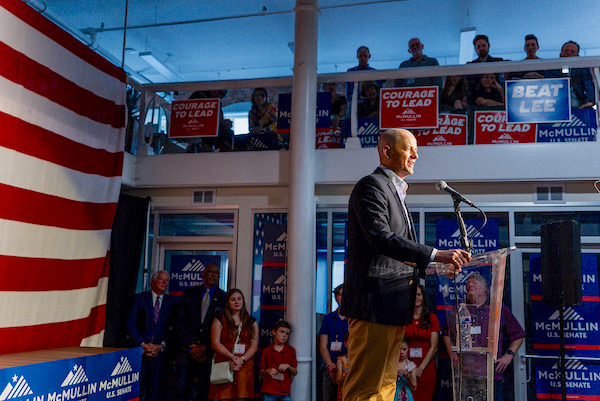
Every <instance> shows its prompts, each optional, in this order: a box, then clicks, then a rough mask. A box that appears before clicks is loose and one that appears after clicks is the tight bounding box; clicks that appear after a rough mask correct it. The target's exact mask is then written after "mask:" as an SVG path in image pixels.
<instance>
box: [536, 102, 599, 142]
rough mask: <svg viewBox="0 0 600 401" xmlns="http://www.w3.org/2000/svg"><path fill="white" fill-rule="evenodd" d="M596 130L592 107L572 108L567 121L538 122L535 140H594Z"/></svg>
mask: <svg viewBox="0 0 600 401" xmlns="http://www.w3.org/2000/svg"><path fill="white" fill-rule="evenodd" d="M597 132H598V121H597V120H596V111H595V110H594V109H592V108H589V109H572V110H571V121H569V122H566V123H554V124H538V130H537V137H536V142H590V141H595V140H596V134H597Z"/></svg>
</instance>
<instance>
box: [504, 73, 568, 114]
mask: <svg viewBox="0 0 600 401" xmlns="http://www.w3.org/2000/svg"><path fill="white" fill-rule="evenodd" d="M570 92H571V91H570V88H569V78H555V79H521V80H515V81H506V113H507V122H508V123H509V124H511V123H548V122H553V123H554V122H569V121H571V96H570Z"/></svg>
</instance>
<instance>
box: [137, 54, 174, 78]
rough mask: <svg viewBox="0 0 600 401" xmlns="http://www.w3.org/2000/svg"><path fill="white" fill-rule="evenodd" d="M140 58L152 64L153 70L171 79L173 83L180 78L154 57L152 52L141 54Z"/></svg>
mask: <svg viewBox="0 0 600 401" xmlns="http://www.w3.org/2000/svg"><path fill="white" fill-rule="evenodd" d="M140 57H141V58H142V60H144V61H145V62H146V63H148V64H150V65H151V66H152V68H154V69H155V70H156V71H158V72H159V73H160V75H162V76H163V77H165V78H167V79H170V80H171V81H177V80H178V79H179V77H178V76H177V74H175V73H174V72H173V71H171V69H170V68H169V67H167V66H166V65H164V64H163V63H161V62H160V61H158V60H157V59H156V57H154V56H153V55H152V52H142V53H140Z"/></svg>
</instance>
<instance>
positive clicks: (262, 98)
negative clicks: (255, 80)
mask: <svg viewBox="0 0 600 401" xmlns="http://www.w3.org/2000/svg"><path fill="white" fill-rule="evenodd" d="M248 126H249V128H250V133H251V134H265V133H268V132H273V133H274V132H275V131H277V107H275V105H273V104H271V103H269V96H268V94H267V90H266V89H265V88H256V89H254V92H252V108H251V109H250V112H249V113H248Z"/></svg>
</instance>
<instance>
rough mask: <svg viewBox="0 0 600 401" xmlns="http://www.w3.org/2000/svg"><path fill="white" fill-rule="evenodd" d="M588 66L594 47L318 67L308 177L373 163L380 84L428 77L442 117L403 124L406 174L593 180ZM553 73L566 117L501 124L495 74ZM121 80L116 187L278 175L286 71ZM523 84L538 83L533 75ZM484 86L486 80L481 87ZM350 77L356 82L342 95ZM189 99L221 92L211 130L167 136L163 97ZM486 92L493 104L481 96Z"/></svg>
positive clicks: (592, 69)
mask: <svg viewBox="0 0 600 401" xmlns="http://www.w3.org/2000/svg"><path fill="white" fill-rule="evenodd" d="M598 66H600V57H569V58H560V59H546V60H528V61H520V62H510V61H502V62H494V63H479V64H468V65H454V66H438V67H419V68H403V69H393V70H377V71H375V70H369V71H357V72H348V73H340V74H323V75H319V76H318V82H319V88H318V90H317V88H315V92H325V95H321V96H323V98H322V99H321V102H320V103H321V105H318V107H319V108H320V109H321V110H322V111H321V112H320V114H319V115H320V116H321V118H319V119H318V122H317V125H318V126H319V127H320V129H317V128H316V127H315V144H316V145H315V146H316V148H317V151H316V157H315V163H316V166H315V167H316V169H315V175H316V176H315V181H316V183H318V184H344V183H346V184H351V183H354V182H355V181H356V180H357V179H358V178H360V177H361V176H363V175H364V174H367V173H368V172H370V171H372V169H373V168H374V166H376V165H377V164H378V161H377V152H376V150H375V149H373V147H374V146H375V144H376V141H377V136H378V134H379V132H380V131H379V128H380V124H381V120H380V117H381V113H382V111H381V110H380V99H379V95H380V94H381V93H382V92H381V90H382V89H385V90H388V94H387V95H383V96H384V97H386V96H389V88H395V87H414V86H431V85H432V86H433V87H437V88H438V92H439V93H438V95H439V96H438V100H439V106H438V108H437V112H438V113H439V117H438V122H439V123H440V124H441V125H439V127H438V128H437V129H416V130H413V132H414V133H415V134H416V136H417V140H418V142H419V156H420V160H419V168H418V169H417V171H416V173H415V175H414V176H412V177H411V181H412V182H435V181H438V180H439V179H440V178H444V179H446V180H452V181H465V182H497V181H502V182H507V181H508V182H510V181H555V180H560V181H570V180H595V179H597V178H598V171H600V161H599V159H598V157H597V152H598V150H599V147H598V142H597V135H596V133H597V126H598V121H599V115H598V98H599V96H598V81H599V78H600V72H599V68H598ZM491 74H493V75H491ZM448 77H457V78H448ZM555 77H566V78H569V80H568V82H569V83H570V85H571V93H572V96H571V98H572V99H571V100H572V104H571V105H572V106H573V107H572V109H571V111H572V113H571V123H564V122H563V123H557V124H552V123H550V124H535V123H527V124H507V123H506V122H505V120H504V118H505V104H506V102H505V96H504V93H503V92H504V90H505V88H506V86H505V85H506V81H511V80H522V79H528V78H531V79H546V78H555ZM461 78H462V79H461ZM482 78H483V79H482ZM489 81H491V82H492V83H491V84H489ZM494 81H496V82H497V84H495V83H494ZM349 83H350V84H349ZM354 83H357V84H358V85H355V84H354ZM131 84H132V88H131V90H130V92H129V93H128V95H129V96H128V97H129V99H128V101H129V106H130V107H129V110H130V111H129V114H130V117H131V119H130V121H129V122H128V139H127V141H128V142H127V145H126V146H127V149H129V150H130V151H131V152H132V153H134V154H135V155H136V156H135V158H132V157H130V158H128V162H127V163H126V166H125V170H124V179H123V180H124V184H125V185H128V186H132V187H140V188H142V187H171V186H178V187H179V186H221V185H226V186H236V185H285V184H287V182H288V177H289V163H288V151H286V149H287V148H288V146H289V145H288V138H289V137H288V135H294V133H293V132H289V130H288V131H287V132H285V124H286V122H285V118H283V117H284V116H285V115H286V110H287V108H286V107H289V106H286V104H285V103H286V94H289V93H291V91H292V78H291V77H282V78H268V79H253V80H242V81H215V82H199V83H183V84H150V85H139V84H136V83H135V82H131ZM453 84H454V85H453ZM463 84H466V87H463V86H462V85H463ZM532 84H540V85H541V84H543V81H539V82H537V83H536V82H533V83H532ZM489 86H492V90H488V87H489ZM352 87H358V88H360V89H359V90H357V91H355V92H356V93H354V94H352V93H353V92H354V91H352V92H351V91H350V89H351V88H352ZM255 88H265V92H266V95H267V100H268V102H269V103H270V104H271V105H272V106H271V107H270V108H268V107H264V109H265V110H266V112H265V113H264V114H263V115H261V116H262V121H261V118H260V117H261V116H258V117H255V118H254V119H249V118H248V113H249V111H250V109H251V108H252V102H253V92H254V89H255ZM369 91H370V92H371V93H369ZM582 91H583V92H584V94H583V95H582V93H583V92H582ZM360 92H362V93H360ZM384 92H385V91H384ZM392 92H393V91H392ZM496 92H499V93H496ZM257 93H258V94H263V91H257ZM490 93H491V94H490ZM288 96H289V95H288ZM136 97H137V98H138V102H137V104H136V103H135V99H136ZM190 97H192V98H203V97H209V98H210V97H216V98H219V97H220V98H221V106H222V116H221V118H220V123H219V130H220V132H219V135H218V136H217V137H215V138H202V139H199V138H189V139H181V138H177V139H175V138H170V134H172V132H171V129H172V127H171V121H172V112H171V106H172V102H173V101H175V100H184V99H189V98H190ZM257 98H261V99H258V100H257ZM482 98H483V99H484V101H482ZM487 98H489V99H495V102H487ZM139 99H142V101H139ZM323 99H325V100H323ZM388 100H389V99H388ZM257 101H262V97H261V96H256V97H255V100H254V102H255V103H256V102H257ZM406 104H409V103H406ZM412 104H414V105H417V104H418V103H417V102H416V101H413V103H412ZM136 106H137V107H136ZM578 107H581V108H578ZM383 108H385V105H384V107H383ZM259 109H261V108H260V107H259ZM275 109H277V113H276V117H275V120H274V121H273V119H272V117H273V116H271V118H269V116H268V114H269V112H270V113H271V114H273V113H275V111H274V110H275ZM482 112H484V113H482ZM485 112H487V113H485ZM383 113H385V112H383ZM139 115H145V116H146V117H145V120H144V121H145V124H139ZM277 120H279V129H278V127H277ZM384 120H385V118H384ZM383 123H384V124H386V122H385V121H384V122H383ZM252 124H254V126H252ZM387 124H388V125H387V126H388V127H389V126H390V125H389V123H387ZM282 126H284V129H283V130H282V129H281V127H282ZM399 127H401V126H399ZM282 131H283V132H282ZM317 131H319V132H317ZM499 131H501V132H499ZM288 132H289V133H288ZM584 142H585V143H584ZM359 143H360V145H357V144H359ZM346 144H349V145H350V146H345V145H346ZM440 144H441V145H442V146H438V145H440Z"/></svg>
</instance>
